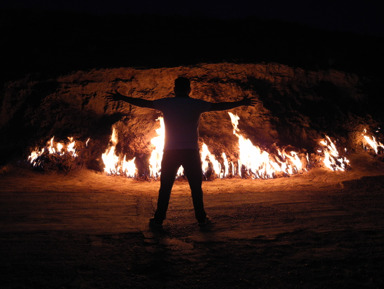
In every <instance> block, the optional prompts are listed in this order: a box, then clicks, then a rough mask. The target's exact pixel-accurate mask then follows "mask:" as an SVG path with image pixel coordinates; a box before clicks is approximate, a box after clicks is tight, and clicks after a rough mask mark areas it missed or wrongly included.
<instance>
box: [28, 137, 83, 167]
mask: <svg viewBox="0 0 384 289" xmlns="http://www.w3.org/2000/svg"><path fill="white" fill-rule="evenodd" d="M68 139H69V141H70V142H69V143H68V144H66V143H64V142H55V137H54V136H53V137H52V138H51V139H50V140H49V141H48V142H47V146H45V147H43V148H40V149H38V148H36V149H35V150H33V151H32V152H31V154H30V155H29V156H28V161H29V162H30V163H31V164H32V166H34V167H40V166H42V157H43V156H44V155H57V156H64V155H69V156H71V157H74V158H76V157H78V154H77V151H76V148H75V145H76V142H75V141H74V140H73V137H68Z"/></svg>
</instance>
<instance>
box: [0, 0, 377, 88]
mask: <svg viewBox="0 0 384 289" xmlns="http://www.w3.org/2000/svg"><path fill="white" fill-rule="evenodd" d="M179 2H180V1H179ZM179 2H177V1H149V0H145V1H137V2H134V1H117V0H113V1H108V2H107V4H106V3H105V2H104V1H46V0H40V1H33V2H32V1H26V0H24V1H3V2H2V4H0V9H1V10H0V19H1V20H0V33H1V35H2V36H1V38H2V43H3V44H2V48H3V49H2V50H3V52H2V54H1V63H2V70H1V75H0V78H1V80H2V81H7V80H12V79H16V78H20V77H22V76H23V75H25V74H26V73H38V74H42V75H44V76H46V75H47V74H48V75H50V76H53V74H62V73H66V72H70V71H73V70H79V69H91V68H104V67H164V66H166V67H169V66H178V65H191V64H196V63H201V62H206V63H207V62H208V63H215V62H224V61H227V62H235V63H243V62H248V63H259V62H278V63H282V64H288V65H290V66H295V67H296V66H298V67H303V68H306V69H315V70H316V69H329V68H335V69H340V70H344V71H348V72H354V73H358V74H360V75H368V76H370V77H372V76H373V77H377V76H379V78H381V75H382V74H383V72H382V66H383V65H382V64H383V59H382V57H381V55H382V51H383V48H384V45H383V27H384V25H383V20H382V17H380V15H379V11H380V10H379V9H378V3H376V2H375V1H365V2H364V3H357V2H356V3H355V2H353V1H352V2H351V1H277V0H275V1H256V2H255V1H236V2H230V1H199V0H198V1H193V2H192V1H183V2H182V3H179ZM307 2H308V3H307Z"/></svg>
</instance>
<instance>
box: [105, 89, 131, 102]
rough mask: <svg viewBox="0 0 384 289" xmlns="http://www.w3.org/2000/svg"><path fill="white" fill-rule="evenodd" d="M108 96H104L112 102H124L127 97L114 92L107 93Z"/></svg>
mask: <svg viewBox="0 0 384 289" xmlns="http://www.w3.org/2000/svg"><path fill="white" fill-rule="evenodd" d="M107 94H108V95H106V96H105V98H106V99H108V100H113V101H118V100H125V99H126V98H127V97H126V96H125V95H122V94H121V93H119V92H118V91H117V89H116V90H115V92H107Z"/></svg>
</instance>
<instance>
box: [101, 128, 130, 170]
mask: <svg viewBox="0 0 384 289" xmlns="http://www.w3.org/2000/svg"><path fill="white" fill-rule="evenodd" d="M117 142H118V137H117V132H116V129H115V128H114V127H113V128H112V135H111V140H110V143H111V145H110V146H109V147H108V148H107V149H106V151H105V152H104V153H103V154H102V155H101V158H102V159H103V162H104V172H106V173H107V174H109V175H126V176H127V177H134V176H135V175H136V174H137V169H136V165H135V158H133V159H132V160H129V161H127V160H126V156H125V155H124V157H123V158H120V157H119V156H117V155H116V154H115V151H116V145H117Z"/></svg>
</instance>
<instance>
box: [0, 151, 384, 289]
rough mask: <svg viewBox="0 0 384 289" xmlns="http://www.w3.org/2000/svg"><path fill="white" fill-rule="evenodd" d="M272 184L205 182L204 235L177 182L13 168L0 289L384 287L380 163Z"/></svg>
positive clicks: (1, 206) (358, 163)
mask: <svg viewBox="0 0 384 289" xmlns="http://www.w3.org/2000/svg"><path fill="white" fill-rule="evenodd" d="M352 165H353V169H352V170H350V171H348V172H342V173H333V172H329V171H327V170H324V169H313V170H311V171H310V172H309V173H306V174H303V175H299V176H293V177H289V178H279V179H273V180H243V179H237V178H236V179H225V180H219V179H217V180H214V181H209V182H208V181H207V182H204V184H203V188H204V191H205V203H206V210H207V212H208V214H209V216H210V217H211V218H212V220H213V221H214V224H213V225H212V226H211V227H209V228H206V229H200V228H199V227H198V226H197V224H196V221H195V220H194V215H193V209H192V202H191V198H190V193H189V189H188V184H187V183H186V182H185V181H177V182H176V184H175V186H174V190H173V192H172V196H171V202H170V207H169V212H168V218H167V220H166V222H165V224H164V231H162V232H156V231H151V230H150V229H149V227H148V219H149V218H150V217H151V216H152V214H153V212H154V208H155V205H156V199H157V190H158V187H159V182H156V181H151V182H143V181H136V180H133V179H127V178H124V177H111V176H105V175H103V174H101V173H96V172H92V171H87V170H84V171H77V172H72V173H70V174H67V175H63V174H58V173H49V174H48V173H45V174H42V173H38V172H33V171H30V170H25V169H20V168H8V169H4V170H3V173H2V174H1V175H0V220H1V223H0V254H1V255H0V256H1V262H0V278H1V280H0V284H1V288H215V287H217V288H384V280H383V275H384V274H383V273H384V163H383V162H378V161H375V160H374V159H373V158H372V157H369V156H368V157H367V156H355V157H354V158H353V159H352Z"/></svg>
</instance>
